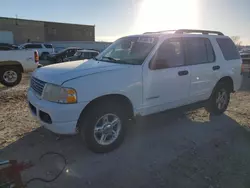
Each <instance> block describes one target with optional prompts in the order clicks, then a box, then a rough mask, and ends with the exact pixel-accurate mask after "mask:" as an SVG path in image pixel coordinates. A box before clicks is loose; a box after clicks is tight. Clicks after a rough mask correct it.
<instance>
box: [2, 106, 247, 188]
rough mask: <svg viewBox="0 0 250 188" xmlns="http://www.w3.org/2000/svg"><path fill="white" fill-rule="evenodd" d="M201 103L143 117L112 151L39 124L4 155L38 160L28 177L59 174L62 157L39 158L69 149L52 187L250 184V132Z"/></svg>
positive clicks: (8, 148) (26, 175) (49, 176)
mask: <svg viewBox="0 0 250 188" xmlns="http://www.w3.org/2000/svg"><path fill="white" fill-rule="evenodd" d="M199 107H200V105H197V104H196V105H193V106H188V107H184V108H178V109H174V110H170V111H166V112H164V113H159V114H155V115H151V116H148V117H144V118H139V119H138V120H137V122H136V124H133V125H130V126H129V128H128V133H127V138H126V140H125V142H124V143H123V145H122V146H121V147H120V148H118V149H117V150H115V151H113V152H110V153H107V154H95V153H92V152H90V151H89V150H88V149H87V148H86V147H85V145H84V144H83V142H82V140H81V139H80V138H79V137H78V136H64V137H61V138H59V139H58V137H57V136H56V135H54V134H52V133H50V132H49V131H47V130H45V129H43V128H39V129H37V130H35V131H33V132H31V133H30V134H27V135H26V136H25V137H23V138H22V139H20V140H18V141H17V142H15V143H13V144H11V145H9V146H7V147H5V148H4V149H3V150H1V152H0V158H1V159H17V160H19V161H23V160H25V161H26V160H32V161H33V162H34V163H35V166H34V167H32V168H31V169H29V170H27V171H25V172H24V173H23V179H24V181H26V180H28V179H30V178H32V177H42V178H51V177H53V176H54V175H55V174H56V173H57V172H58V171H59V170H60V169H61V168H62V166H63V163H62V161H61V159H60V158H56V157H55V156H54V158H53V157H52V158H51V157H48V158H47V159H45V160H44V161H43V162H39V160H38V159H39V157H40V156H41V155H42V154H43V153H46V152H48V151H53V152H58V153H61V154H63V155H64V156H65V157H66V158H67V170H66V171H65V172H64V173H63V174H62V175H61V177H60V178H59V179H58V180H56V181H55V182H52V183H51V184H50V185H49V186H50V187H83V186H86V187H161V186H163V187H209V186H210V187H229V188H230V187H232V188H233V187H238V188H239V187H249V186H250V181H249V178H248V177H249V174H250V150H249V147H250V134H249V132H247V131H246V130H245V129H244V128H242V127H241V126H240V125H239V124H238V123H237V122H236V121H235V120H233V119H232V118H230V117H229V116H227V115H221V116H218V117H214V116H209V114H207V113H206V112H205V111H204V110H203V109H199ZM111 177H112V178H111ZM30 187H44V183H41V182H34V183H32V184H30Z"/></svg>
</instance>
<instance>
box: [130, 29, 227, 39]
mask: <svg viewBox="0 0 250 188" xmlns="http://www.w3.org/2000/svg"><path fill="white" fill-rule="evenodd" d="M173 35H174V36H180V37H181V36H182V37H183V36H188V37H192V36H193V37H197V36H199V37H204V38H228V37H227V36H225V35H224V34H223V33H221V32H219V31H210V30H197V29H178V30H165V31H154V32H145V33H143V34H139V35H130V36H127V37H142V36H150V37H158V38H160V37H166V36H173Z"/></svg>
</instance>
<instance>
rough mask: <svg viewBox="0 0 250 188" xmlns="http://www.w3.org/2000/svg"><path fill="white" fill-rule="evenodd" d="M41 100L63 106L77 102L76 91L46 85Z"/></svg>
mask: <svg viewBox="0 0 250 188" xmlns="http://www.w3.org/2000/svg"><path fill="white" fill-rule="evenodd" d="M43 99H45V100H48V101H51V102H57V103H63V104H71V103H76V102H77V96H76V91H75V90H74V89H72V88H65V87H61V86H57V85H54V84H46V86H45V88H44V92H43Z"/></svg>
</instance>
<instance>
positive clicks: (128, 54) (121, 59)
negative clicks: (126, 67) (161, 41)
mask: <svg viewBox="0 0 250 188" xmlns="http://www.w3.org/2000/svg"><path fill="white" fill-rule="evenodd" d="M157 41H158V38H157V37H148V36H140V37H124V38H121V39H118V40H117V41H116V42H114V43H113V44H112V45H110V46H109V47H108V48H107V49H106V50H104V51H103V52H102V53H101V54H99V55H98V56H97V57H96V59H97V60H99V61H107V62H112V63H123V64H135V65H141V64H142V63H143V61H144V60H145V58H146V57H147V55H148V54H149V52H150V51H151V50H152V48H153V47H154V46H155V44H156V43H157Z"/></svg>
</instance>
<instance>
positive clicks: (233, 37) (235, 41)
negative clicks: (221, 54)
mask: <svg viewBox="0 0 250 188" xmlns="http://www.w3.org/2000/svg"><path fill="white" fill-rule="evenodd" d="M231 39H232V41H233V42H234V43H235V45H236V46H241V44H242V41H241V40H240V36H232V37H231Z"/></svg>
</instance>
